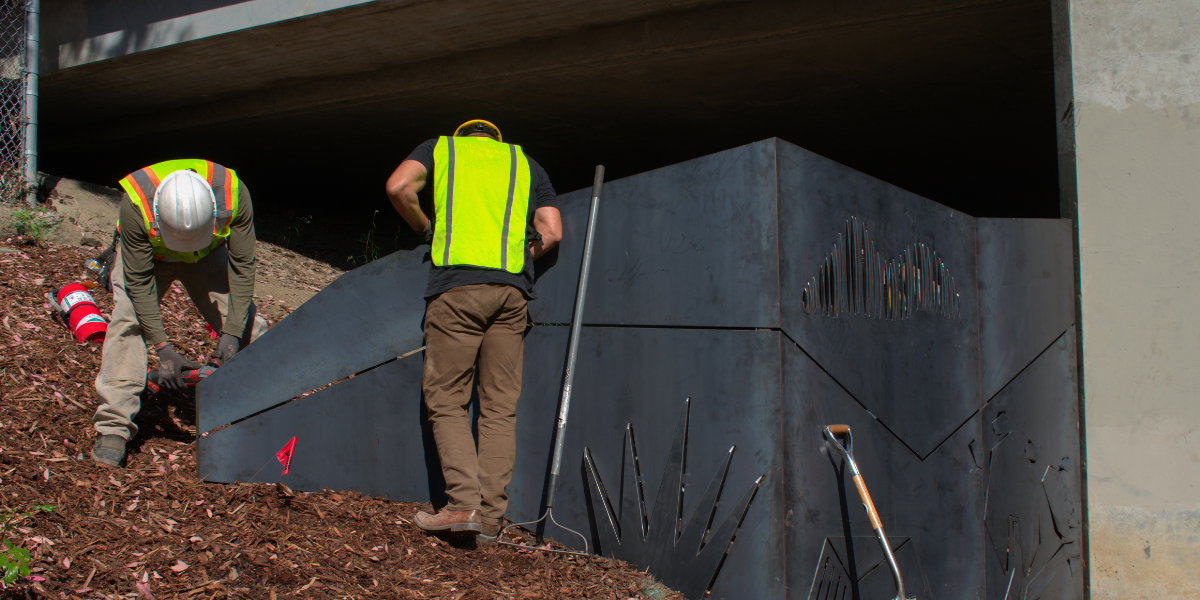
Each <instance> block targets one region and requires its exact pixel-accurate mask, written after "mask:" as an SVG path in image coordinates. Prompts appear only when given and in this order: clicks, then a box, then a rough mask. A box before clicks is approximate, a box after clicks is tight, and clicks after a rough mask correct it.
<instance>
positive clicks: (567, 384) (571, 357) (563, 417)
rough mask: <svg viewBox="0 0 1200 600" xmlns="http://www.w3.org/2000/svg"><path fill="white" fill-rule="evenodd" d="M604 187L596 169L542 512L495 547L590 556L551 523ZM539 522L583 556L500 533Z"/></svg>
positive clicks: (599, 168)
mask: <svg viewBox="0 0 1200 600" xmlns="http://www.w3.org/2000/svg"><path fill="white" fill-rule="evenodd" d="M603 185H604V166H603V165H596V179H595V180H594V181H593V182H592V206H591V210H589V211H588V225H587V235H586V236H584V242H583V265H582V266H581V267H580V269H579V287H578V288H577V289H576V292H575V314H574V315H572V317H571V340H570V343H569V344H568V346H567V347H568V350H567V372H566V377H564V378H563V388H562V399H561V400H560V401H559V406H558V422H557V426H556V428H555V430H554V460H553V461H551V463H550V484H549V487H548V489H547V491H546V512H544V513H542V516H541V517H539V518H538V519H537V520H536V521H530V522H528V523H512V524H510V525H508V526H507V527H505V528H504V529H502V530H500V534H499V535H498V536H496V541H497V543H500V544H504V545H505V546H515V547H517V548H524V549H525V550H542V551H545V552H557V553H559V554H574V555H577V556H590V555H591V552H588V543H587V538H586V537H583V534H581V533H579V532H578V531H575V530H574V529H571V528H569V527H565V526H563V525H562V524H561V523H559V522H558V521H555V520H554V515H553V510H554V492H555V490H557V489H558V475H559V473H560V472H561V471H562V453H563V443H564V442H566V439H567V436H566V433H567V416H568V415H569V414H570V410H571V383H572V382H573V381H574V380H575V354H576V352H577V351H578V349H579V328H580V325H582V323H583V300H584V298H585V297H586V296H587V281H588V271H589V270H590V269H591V267H592V242H593V240H594V239H595V237H596V211H597V209H598V208H599V204H600V187H601V186H603ZM542 521H548V522H550V523H553V524H554V525H556V526H558V527H559V528H560V529H565V530H567V531H569V532H571V533H573V534H575V535H577V536H579V539H581V540H583V552H576V551H573V550H555V549H552V548H549V547H548V546H549V544H547V545H546V546H529V545H526V544H518V543H515V542H507V541H504V532H506V531H508V530H509V529H510V528H512V527H526V528H528V527H527V526H530V525H536V524H538V523H541V522H542Z"/></svg>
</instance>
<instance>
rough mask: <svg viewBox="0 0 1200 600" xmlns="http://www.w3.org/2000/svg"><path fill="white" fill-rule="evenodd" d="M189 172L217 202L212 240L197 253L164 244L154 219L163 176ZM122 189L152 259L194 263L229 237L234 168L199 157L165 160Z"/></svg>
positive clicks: (131, 178) (129, 179)
mask: <svg viewBox="0 0 1200 600" xmlns="http://www.w3.org/2000/svg"><path fill="white" fill-rule="evenodd" d="M182 170H191V171H195V172H196V174H198V175H200V176H201V177H203V178H204V179H205V180H207V181H208V185H209V186H211V187H212V191H213V196H215V197H216V199H217V219H216V223H215V224H214V226H213V241H212V244H210V245H209V246H208V247H207V248H205V249H203V250H198V251H196V252H176V251H174V250H171V249H170V248H168V247H167V245H166V244H164V243H163V239H162V236H161V235H159V234H158V223H157V222H156V221H155V220H154V208H153V207H154V191H155V190H157V189H158V183H159V182H160V181H162V179H163V178H164V177H166V176H167V175H170V174H171V173H174V172H175V171H182ZM121 188H122V189H124V190H125V193H127V194H129V199H130V200H132V201H133V206H134V207H136V208H137V209H138V214H140V215H142V224H143V225H145V227H146V233H147V234H148V235H149V236H150V245H151V246H152V247H153V248H154V258H170V259H174V260H178V261H180V262H188V263H191V262H196V261H198V260H200V259H202V258H204V257H205V256H208V253H209V252H212V250H213V249H214V248H216V247H218V246H220V245H221V244H223V243H225V238H228V237H229V224H230V223H232V222H233V218H234V217H236V216H237V211H238V177H237V173H235V172H234V170H233V169H226V168H225V167H223V166H221V165H218V164H217V163H215V162H212V161H211V160H201V159H198V158H183V159H179V160H168V161H163V162H160V163H158V164H154V165H150V166H149V167H146V168H144V169H140V170H138V171H134V172H133V173H130V174H129V175H126V176H125V178H124V179H122V180H121ZM120 226H121V224H120V222H118V223H117V228H118V229H120Z"/></svg>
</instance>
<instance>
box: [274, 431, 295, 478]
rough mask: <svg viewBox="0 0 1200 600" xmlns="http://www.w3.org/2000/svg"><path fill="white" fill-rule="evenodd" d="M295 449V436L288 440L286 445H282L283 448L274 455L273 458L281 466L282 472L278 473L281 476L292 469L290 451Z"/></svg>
mask: <svg viewBox="0 0 1200 600" xmlns="http://www.w3.org/2000/svg"><path fill="white" fill-rule="evenodd" d="M295 449H296V436H292V439H290V440H288V443H286V444H284V445H283V448H281V449H280V450H279V452H276V453H275V458H278V459H279V462H280V463H282V464H283V472H282V473H280V475H281V476H282V475H287V474H288V469H290V468H292V451H293V450H295Z"/></svg>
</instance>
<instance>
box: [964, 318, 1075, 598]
mask: <svg viewBox="0 0 1200 600" xmlns="http://www.w3.org/2000/svg"><path fill="white" fill-rule="evenodd" d="M1075 352H1076V346H1075V327H1074V326H1072V327H1070V328H1068V329H1067V331H1066V332H1065V333H1064V334H1063V335H1062V336H1060V337H1059V338H1058V339H1057V340H1055V341H1054V343H1053V344H1051V345H1050V346H1049V347H1048V348H1046V349H1045V351H1044V352H1042V353H1041V354H1040V355H1039V356H1038V357H1037V359H1036V360H1034V361H1033V363H1032V364H1030V365H1029V366H1028V367H1027V368H1026V369H1025V370H1024V371H1022V372H1021V373H1020V374H1019V375H1017V377H1016V378H1015V379H1013V380H1012V382H1011V383H1009V384H1008V386H1007V387H1005V388H1004V389H1003V390H1002V391H1001V392H1000V393H999V394H997V395H996V397H995V398H993V399H992V401H991V402H989V403H988V405H987V407H985V408H984V410H983V440H984V442H985V444H986V448H985V451H986V456H985V458H986V461H987V462H986V469H987V473H986V477H987V488H986V494H987V495H986V508H985V515H986V518H987V520H986V522H985V526H986V527H985V529H986V534H987V538H988V544H987V554H986V556H987V560H986V562H985V565H986V568H987V594H988V596H987V597H989V598H997V599H1001V598H1038V597H1041V598H1081V597H1082V596H1083V586H1084V581H1083V556H1082V555H1083V548H1082V545H1083V540H1082V528H1081V527H1082V523H1081V519H1082V495H1081V489H1082V488H1081V483H1080V464H1081V462H1082V460H1081V456H1080V449H1079V395H1078V389H1077V387H1076V383H1075V382H1076V377H1075V374H1076V370H1075V369H1076V362H1075V361H1076V354H1075Z"/></svg>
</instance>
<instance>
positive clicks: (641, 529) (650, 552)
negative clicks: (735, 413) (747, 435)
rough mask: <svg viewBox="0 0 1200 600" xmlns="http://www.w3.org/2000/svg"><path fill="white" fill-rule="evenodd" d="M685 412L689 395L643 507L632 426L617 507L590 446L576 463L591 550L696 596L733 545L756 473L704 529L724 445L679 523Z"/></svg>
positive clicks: (724, 466)
mask: <svg viewBox="0 0 1200 600" xmlns="http://www.w3.org/2000/svg"><path fill="white" fill-rule="evenodd" d="M690 412H691V401H690V399H689V400H688V401H687V402H686V404H685V409H684V413H683V417H682V418H681V419H680V424H679V428H678V430H677V432H676V434H675V439H674V441H673V442H672V444H671V448H670V453H669V455H668V457H667V464H666V467H665V468H664V469H663V479H662V482H661V483H660V484H659V491H658V497H657V498H656V499H655V502H654V506H653V507H652V508H651V509H650V510H649V511H648V510H647V508H646V502H645V500H644V498H645V495H644V487H643V485H642V474H641V472H640V467H639V465H638V456H637V443H636V436H635V434H634V427H633V424H632V423H630V424H629V425H628V426H626V429H625V439H624V445H625V450H626V454H625V458H624V461H625V462H624V467H623V469H622V472H623V479H624V480H623V481H622V484H621V486H620V489H621V490H622V492H621V498H620V499H619V502H620V504H619V505H616V507H614V503H613V499H612V498H611V497H610V496H609V495H608V493H607V491H606V488H605V486H604V481H603V480H602V479H601V477H600V474H599V471H598V469H597V465H596V463H595V459H594V458H593V457H592V452H591V449H590V448H585V449H584V463H585V466H586V469H587V475H588V479H589V485H590V487H591V489H590V490H589V492H590V493H591V494H592V495H591V496H590V500H591V503H592V508H593V513H594V514H595V515H596V520H597V521H599V523H598V524H597V530H598V532H599V537H600V539H599V540H598V551H599V552H600V553H602V554H604V555H607V556H612V557H614V558H619V559H622V560H625V561H628V562H631V563H633V564H636V565H638V566H641V567H644V568H647V569H649V571H650V572H651V573H653V574H654V576H655V577H657V578H658V579H659V580H660V581H662V582H663V583H665V584H666V585H668V586H669V587H671V588H673V589H676V590H678V591H680V592H681V593H683V594H684V596H686V597H687V598H692V599H699V598H701V597H703V596H704V594H705V592H707V591H708V590H709V589H711V588H712V585H713V583H714V582H715V581H716V578H717V576H718V575H719V574H720V569H721V565H722V564H723V563H724V562H725V557H726V556H727V555H728V553H729V551H730V550H731V549H732V547H733V542H734V539H735V538H736V536H737V532H738V529H739V528H740V527H741V524H742V520H743V519H745V517H746V512H747V511H748V510H749V509H750V504H751V503H752V502H753V501H754V497H755V495H756V494H757V492H758V489H759V487H760V485H761V484H762V479H763V478H762V477H761V476H760V477H759V478H758V479H756V480H755V481H754V482H753V483H752V484H750V486H749V488H748V489H747V490H746V492H745V493H744V494H743V495H742V497H741V499H740V500H739V501H738V503H737V504H736V505H735V506H734V507H733V511H732V513H731V514H730V515H729V516H728V517H727V518H726V519H725V521H724V522H722V523H721V525H720V526H718V527H717V528H716V529H715V530H714V529H712V526H713V521H714V520H715V518H716V513H717V508H718V507H720V506H721V496H722V493H723V492H724V489H725V482H726V478H727V477H728V475H729V464H730V461H731V460H732V459H733V453H734V448H730V449H729V452H728V453H727V454H726V455H725V459H724V460H723V461H722V462H721V465H720V466H719V467H718V468H717V471H716V473H715V474H714V476H713V479H712V481H711V482H710V483H709V485H708V488H707V489H705V491H704V494H703V495H701V497H700V501H699V502H698V503H697V505H696V509H695V510H694V511H693V512H692V515H691V518H690V519H688V520H687V522H686V524H685V523H684V520H683V501H684V492H685V487H684V479H685V465H686V464H687V441H688V420H689V415H690ZM614 508H616V510H614Z"/></svg>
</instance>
